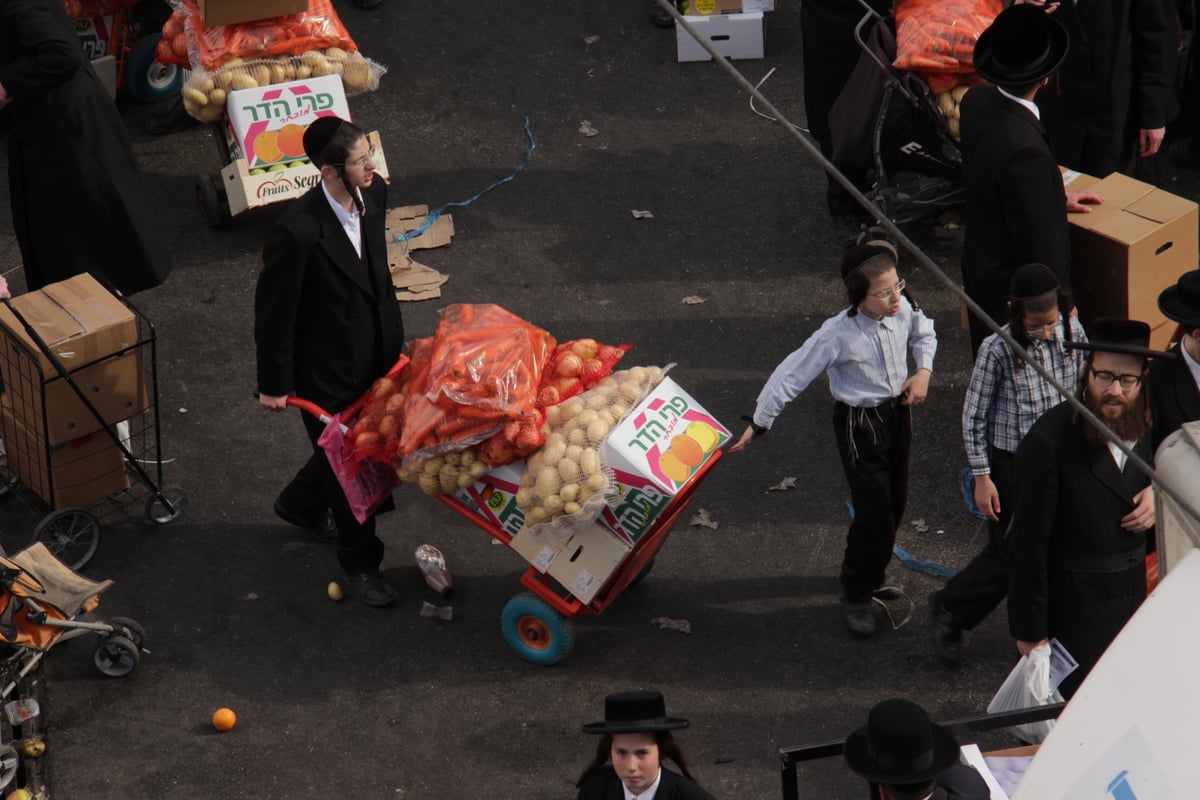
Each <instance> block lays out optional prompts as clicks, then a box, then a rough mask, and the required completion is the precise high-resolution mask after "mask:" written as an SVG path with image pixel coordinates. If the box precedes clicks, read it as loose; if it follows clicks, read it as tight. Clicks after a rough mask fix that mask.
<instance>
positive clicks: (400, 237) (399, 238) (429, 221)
mask: <svg viewBox="0 0 1200 800" xmlns="http://www.w3.org/2000/svg"><path fill="white" fill-rule="evenodd" d="M525 135H526V136H527V137H529V149H528V150H526V151H525V159H524V160H523V161H522V162H521V163H520V164H518V165H517V168H516V169H514V170H513V171H512V174H510V175H508V176H507V177H504V178H501V179H500V180H498V181H496V182H495V183H493V184H492V185H491V186H489V187H487V188H486V189H484V190H483V191H482V192H480V193H479V194H477V195H475V196H474V197H471V198H468V199H466V200H458V201H455V202H450V203H445V204H443V205H440V206H438V207H437V208H435V209H434V210H433V211H430V212H429V216H427V217H425V221H424V222H423V223H421V227H419V228H417V229H416V230H412V231H407V232H405V233H397V234H396V235H394V236H393V237H392V241H393V242H398V243H404V242H407V241H409V240H410V239H415V238H417V237H418V236H420V235H421V234H422V233H424V232H425V231H427V230H429V226H431V225H433V223H435V222H437V221H438V217H440V216H441V215H442V212H443V211H445V210H446V209H447V208H454V207H457V206H469V205H471V203H474V202H475V201H476V200H478V199H479V198H481V197H483V196H484V195H485V194H487V193H488V192H490V191H491V190H492V189H495V188H497V187H498V186H503V185H504V184H506V183H508V182H509V181H512V180H514V179H515V178H516V177H517V175H519V174H521V171H522V170H523V169H525V167H526V165H528V164H529V159H530V158H532V157H533V151H534V150H536V149H537V142H536V141H535V140H534V138H533V130H532V129H530V127H529V117H526V118H525Z"/></svg>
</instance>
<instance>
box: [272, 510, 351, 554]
mask: <svg viewBox="0 0 1200 800" xmlns="http://www.w3.org/2000/svg"><path fill="white" fill-rule="evenodd" d="M275 516H277V517H279V518H280V519H281V520H283V521H284V522H286V523H287V524H289V525H295V526H296V527H297V528H304V530H306V531H308V532H309V533H311V534H312V535H313V538H314V539H316V540H317V541H318V542H321V543H322V544H331V543H333V542H336V541H337V539H338V532H337V525H335V524H334V522H333V514H332V513H331V512H330V511H329V509H325V510H324V511H323V512H321V514H320V515H319V516H318V517H316V518H308V517H305V516H304V515H303V514H298V513H296V512H295V511H292V510H291V509H290V508H288V507H287V506H285V505H284V504H283V503H282V502H280V501H279V500H276V501H275Z"/></svg>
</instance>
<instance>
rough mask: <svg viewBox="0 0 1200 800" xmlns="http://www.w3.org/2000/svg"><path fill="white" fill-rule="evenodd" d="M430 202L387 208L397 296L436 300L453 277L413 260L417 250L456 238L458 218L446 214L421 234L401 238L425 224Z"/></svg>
mask: <svg viewBox="0 0 1200 800" xmlns="http://www.w3.org/2000/svg"><path fill="white" fill-rule="evenodd" d="M428 216H429V206H425V205H418V206H404V207H402V208H393V209H390V210H389V211H388V212H387V217H386V220H387V221H386V226H387V243H388V245H387V255H388V271H389V272H391V274H392V285H393V286H394V287H395V288H396V299H397V300H432V299H433V298H436V297H441V296H442V289H441V286H442V284H443V283H445V282H446V281H448V280H450V278H449V276H447V275H443V274H442V273H440V272H438V271H437V270H436V269H433V268H432V267H427V266H425V265H424V264H420V263H418V262H416V261H414V260H413V258H412V256H411V255H410V254H411V252H412V251H413V250H429V249H432V248H434V247H445V246H446V245H448V244H450V241H451V239H453V238H454V219H453V218H452V217H451V216H450V215H449V214H443V215H441V216H440V217H438V218H437V220H435V221H434V223H433V224H432V225H430V226H429V228H428V230H426V231H424V232H422V233H421V235H420V236H414V237H413V238H411V239H408V240H405V241H402V242H397V241H395V239H396V237H397V236H400V235H402V234H407V233H410V232H411V231H415V230H417V229H419V228H420V227H421V226H422V225H424V224H425V219H426V218H427V217H428Z"/></svg>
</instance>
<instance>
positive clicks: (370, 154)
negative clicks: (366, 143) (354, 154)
mask: <svg viewBox="0 0 1200 800" xmlns="http://www.w3.org/2000/svg"><path fill="white" fill-rule="evenodd" d="M378 153H379V151H378V150H376V149H375V145H371V149H370V150H368V151H367V154H366V155H365V156H362V157H360V158H356V159H354V160H353V161H347V162H345V163H344V164H330V166H332V167H358V168H359V169H362V168H363V167H365V166H367V164H370V165H371V166H374V165H375V156H376V155H377V154H378Z"/></svg>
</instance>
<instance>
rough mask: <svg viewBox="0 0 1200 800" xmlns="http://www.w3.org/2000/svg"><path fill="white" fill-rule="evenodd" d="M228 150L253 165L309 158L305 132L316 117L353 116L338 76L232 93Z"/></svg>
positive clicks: (228, 105)
mask: <svg viewBox="0 0 1200 800" xmlns="http://www.w3.org/2000/svg"><path fill="white" fill-rule="evenodd" d="M225 113H226V114H227V115H228V117H229V127H230V128H231V129H232V131H233V139H234V141H233V142H232V144H231V146H230V154H231V155H232V156H233V158H234V159H238V158H244V159H245V160H246V165H247V167H248V168H250V169H257V168H259V167H268V166H271V165H274V164H286V163H288V162H289V161H300V160H306V159H307V158H308V156H307V155H306V154H305V152H304V141H303V138H304V131H305V130H306V129H307V128H308V126H309V124H310V123H312V122H313V121H314V120H316V119H317V118H318V117H328V116H337V117H340V118H342V119H345V120H349V119H351V117H350V104H349V103H347V102H346V90H345V89H344V88H343V86H342V79H341V76H339V75H322V76H320V77H317V78H305V79H303V80H296V81H288V82H287V83H273V84H271V85H269V86H259V87H257V88H255V89H239V90H236V91H232V92H230V93H229V98H228V99H227V100H226V102H225Z"/></svg>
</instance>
